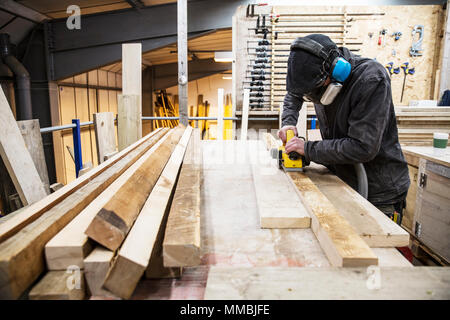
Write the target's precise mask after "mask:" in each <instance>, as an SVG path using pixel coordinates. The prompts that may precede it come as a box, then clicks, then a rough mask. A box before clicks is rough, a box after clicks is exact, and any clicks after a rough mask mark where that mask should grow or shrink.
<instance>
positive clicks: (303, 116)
mask: <svg viewBox="0 0 450 320" xmlns="http://www.w3.org/2000/svg"><path fill="white" fill-rule="evenodd" d="M307 112H308V110H307V108H306V105H304V106H302V107H301V108H300V111H299V112H298V120H297V124H296V125H295V126H296V127H297V133H298V136H299V137H303V138H305V139H306V132H307V130H308V119H307Z"/></svg>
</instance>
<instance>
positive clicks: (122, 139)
mask: <svg viewBox="0 0 450 320" xmlns="http://www.w3.org/2000/svg"><path fill="white" fill-rule="evenodd" d="M118 98H119V107H118V116H117V134H118V140H119V151H120V150H123V149H124V148H126V147H127V146H129V145H130V144H132V143H133V142H135V141H137V140H139V139H140V137H141V136H142V125H141V123H142V120H141V106H140V96H139V95H125V94H121V95H119V96H118Z"/></svg>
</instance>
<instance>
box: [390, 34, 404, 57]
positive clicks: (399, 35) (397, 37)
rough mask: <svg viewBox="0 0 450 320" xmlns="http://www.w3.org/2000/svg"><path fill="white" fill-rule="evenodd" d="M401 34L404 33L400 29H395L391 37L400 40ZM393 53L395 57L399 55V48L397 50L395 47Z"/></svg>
mask: <svg viewBox="0 0 450 320" xmlns="http://www.w3.org/2000/svg"><path fill="white" fill-rule="evenodd" d="M401 36H402V33H401V32H400V31H395V32H393V33H392V34H391V37H393V38H394V41H395V42H397V41H398V40H400V38H401ZM391 54H392V56H393V57H395V56H396V55H397V50H395V48H393V49H392V52H391Z"/></svg>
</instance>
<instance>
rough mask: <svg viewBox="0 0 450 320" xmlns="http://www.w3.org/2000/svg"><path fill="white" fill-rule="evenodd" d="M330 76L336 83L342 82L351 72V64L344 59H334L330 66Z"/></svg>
mask: <svg viewBox="0 0 450 320" xmlns="http://www.w3.org/2000/svg"><path fill="white" fill-rule="evenodd" d="M332 69H333V72H332V73H331V76H332V78H333V79H335V80H336V81H338V82H344V81H345V80H346V79H347V78H348V76H349V75H350V72H351V71H352V66H351V64H350V63H349V62H348V61H347V60H345V59H344V58H341V57H340V58H336V60H335V61H334V63H333V66H332Z"/></svg>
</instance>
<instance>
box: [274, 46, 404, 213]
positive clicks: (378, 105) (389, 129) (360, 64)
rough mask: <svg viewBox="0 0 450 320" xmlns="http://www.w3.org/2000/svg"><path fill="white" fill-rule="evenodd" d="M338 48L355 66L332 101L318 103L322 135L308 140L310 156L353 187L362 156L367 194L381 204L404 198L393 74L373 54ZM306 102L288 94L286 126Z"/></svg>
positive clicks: (295, 121) (307, 147) (402, 162)
mask: <svg viewBox="0 0 450 320" xmlns="http://www.w3.org/2000/svg"><path fill="white" fill-rule="evenodd" d="M339 50H340V52H341V53H342V54H343V57H344V58H345V59H346V60H347V61H349V62H350V64H351V65H352V72H351V74H350V76H349V77H348V78H347V80H346V81H345V83H344V85H343V88H342V90H341V92H340V93H339V94H338V96H337V97H336V99H335V100H334V101H333V103H332V104H330V105H328V106H323V105H321V104H314V107H315V109H316V114H317V118H318V121H319V125H320V132H321V134H322V138H323V141H308V142H306V144H305V158H306V161H314V162H316V163H320V164H323V165H325V166H326V167H327V168H328V169H330V170H331V171H332V172H333V173H335V174H336V175H337V176H338V177H340V178H341V179H342V180H344V181H345V182H346V183H347V184H349V185H350V186H351V187H352V188H354V189H356V188H357V179H356V173H355V169H354V166H353V164H355V163H358V162H361V163H363V164H364V167H365V169H366V172H367V179H368V184H369V196H368V200H369V201H370V202H371V203H372V204H374V205H377V206H378V205H385V204H394V203H397V202H399V201H401V200H403V199H405V197H406V193H407V191H408V188H409V184H410V181H409V175H408V166H407V164H406V161H405V158H404V156H403V153H402V150H401V148H400V144H399V141H398V131H397V122H396V118H395V112H394V104H393V103H392V92H391V81H390V77H389V75H388V73H387V72H386V70H385V68H384V67H383V66H382V65H381V64H380V63H378V62H376V61H375V60H372V59H368V58H362V57H360V56H357V55H355V54H353V53H351V52H350V51H349V50H348V49H347V48H343V47H341V48H339ZM288 73H289V70H288ZM302 104H303V102H302V100H301V98H299V97H298V96H294V95H291V94H289V93H288V94H286V96H285V98H284V103H283V115H282V121H283V126H285V125H296V123H297V119H298V112H299V110H300V108H301V107H302Z"/></svg>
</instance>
